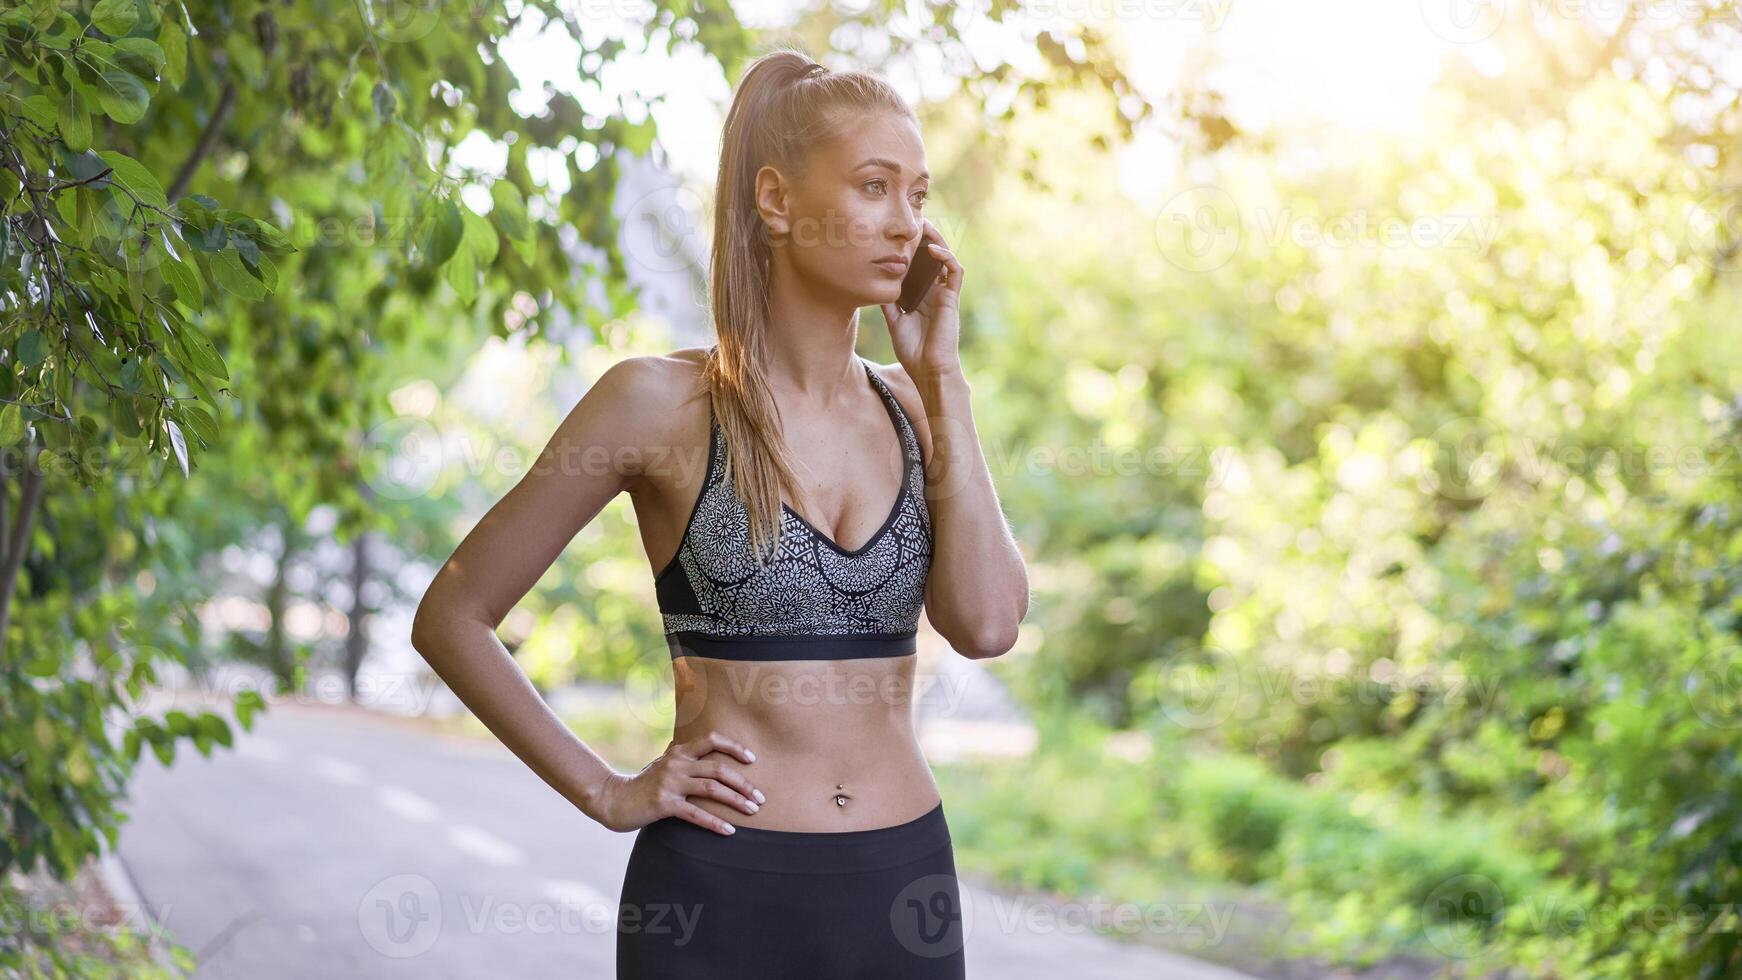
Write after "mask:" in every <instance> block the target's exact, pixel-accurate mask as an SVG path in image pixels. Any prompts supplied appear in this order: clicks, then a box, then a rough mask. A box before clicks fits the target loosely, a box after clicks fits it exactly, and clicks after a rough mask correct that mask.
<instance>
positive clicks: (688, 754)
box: [597, 731, 767, 834]
mask: <svg viewBox="0 0 1742 980" xmlns="http://www.w3.org/2000/svg"><path fill="white" fill-rule="evenodd" d="M716 752H718V753H722V754H724V755H729V756H733V757H735V758H736V759H742V760H743V761H744V762H745V763H752V762H755V761H756V753H754V752H751V751H750V750H749V749H748V748H746V747H745V746H744V744H743V743H742V742H739V741H738V740H737V739H734V738H730V737H728V736H725V735H722V734H720V733H719V732H717V731H711V732H708V733H707V734H706V735H701V736H698V737H696V738H693V739H691V740H689V741H688V742H673V743H672V744H670V745H668V746H666V749H665V752H664V753H662V754H661V755H660V757H659V758H657V759H655V760H653V761H652V762H650V763H648V764H647V765H646V766H644V767H642V770H641V771H640V772H638V773H636V774H635V775H633V776H626V775H622V774H618V776H617V777H616V778H614V779H612V780H611V781H610V782H608V783H607V784H606V785H605V788H604V789H603V790H602V791H601V792H600V794H599V797H600V806H599V814H598V817H597V819H598V821H599V823H600V824H602V825H604V826H605V827H608V828H610V829H611V830H615V831H619V832H622V831H629V830H635V829H637V828H640V827H645V826H647V825H648V824H650V823H652V822H654V821H655V820H659V819H662V818H665V817H677V818H678V819H680V820H687V821H689V822H690V823H693V824H695V825H696V826H698V827H705V828H707V829H708V830H712V831H714V832H715V833H719V834H730V833H732V832H733V830H734V829H735V828H733V827H732V825H731V824H729V823H727V822H726V821H724V820H721V819H720V818H719V817H716V816H714V815H713V814H712V813H709V812H708V811H706V810H704V809H702V808H701V807H699V806H697V805H695V804H694V803H692V802H690V797H692V796H703V797H707V798H708V799H713V800H719V801H720V802H722V803H729V804H731V805H732V806H735V807H737V808H738V809H740V810H743V811H744V812H745V813H755V812H756V811H757V810H759V809H761V804H762V803H763V802H765V801H766V799H767V798H766V797H765V796H763V794H762V791H761V790H759V789H757V788H756V787H755V786H754V785H752V784H751V782H750V777H748V776H746V775H745V774H744V773H743V771H742V770H741V769H740V768H739V767H738V765H737V764H736V763H729V762H727V761H726V760H724V759H710V758H705V757H706V756H708V755H711V754H713V753H716Z"/></svg>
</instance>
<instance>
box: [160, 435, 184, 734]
mask: <svg viewBox="0 0 1742 980" xmlns="http://www.w3.org/2000/svg"><path fill="white" fill-rule="evenodd" d="M163 425H164V427H165V428H167V429H168V430H169V445H170V448H171V449H173V450H175V461H176V463H177V465H179V466H180V467H181V475H182V476H184V477H185V476H187V475H188V443H187V438H186V437H185V436H183V435H182V434H181V426H179V425H176V424H175V419H164V420H163ZM172 714H173V712H172Z"/></svg>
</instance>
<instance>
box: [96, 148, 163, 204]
mask: <svg viewBox="0 0 1742 980" xmlns="http://www.w3.org/2000/svg"><path fill="white" fill-rule="evenodd" d="M97 155H98V156H100V157H102V158H103V162H104V163H106V164H108V165H109V166H111V167H113V168H114V169H115V172H114V174H112V175H111V177H112V179H113V180H114V181H115V183H116V184H117V185H119V186H120V187H122V188H124V189H125V190H127V191H129V192H130V193H132V195H133V196H134V197H137V198H139V199H140V200H141V201H144V202H145V203H146V204H149V205H151V206H152V207H158V208H164V209H166V210H167V209H168V208H169V199H168V198H166V197H165V196H164V194H163V185H161V184H159V183H158V182H157V178H156V177H153V176H152V175H151V171H149V170H147V169H145V165H144V164H142V163H140V162H139V161H138V160H135V159H133V158H132V157H130V156H128V155H127V154H125V153H121V152H119V151H117V150H103V151H102V152H100V153H98V154H97Z"/></svg>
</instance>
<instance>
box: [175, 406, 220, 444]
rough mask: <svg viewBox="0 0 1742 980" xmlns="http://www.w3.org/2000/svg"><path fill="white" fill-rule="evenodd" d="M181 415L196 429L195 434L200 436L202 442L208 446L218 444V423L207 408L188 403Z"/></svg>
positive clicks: (188, 424) (189, 426)
mask: <svg viewBox="0 0 1742 980" xmlns="http://www.w3.org/2000/svg"><path fill="white" fill-rule="evenodd" d="M181 417H182V421H184V422H186V423H187V427H188V428H190V429H192V430H194V435H196V436H199V437H200V441H201V442H203V443H205V444H206V445H208V446H215V445H217V444H218V423H217V422H216V421H214V420H213V418H212V416H211V415H210V414H209V413H207V412H206V410H205V409H203V408H200V407H199V406H197V405H188V406H185V407H183V408H182V410H181Z"/></svg>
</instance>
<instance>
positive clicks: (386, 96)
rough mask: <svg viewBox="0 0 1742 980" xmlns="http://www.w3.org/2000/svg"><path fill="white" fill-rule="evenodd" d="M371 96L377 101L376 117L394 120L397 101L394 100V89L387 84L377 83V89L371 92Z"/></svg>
mask: <svg viewBox="0 0 1742 980" xmlns="http://www.w3.org/2000/svg"><path fill="white" fill-rule="evenodd" d="M369 96H370V98H372V99H374V101H375V115H377V116H379V117H380V118H382V119H392V118H393V109H394V105H395V99H394V98H393V89H391V88H389V87H388V86H387V83H386V82H384V81H377V82H376V83H375V87H374V88H373V89H371V90H370V91H369Z"/></svg>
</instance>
